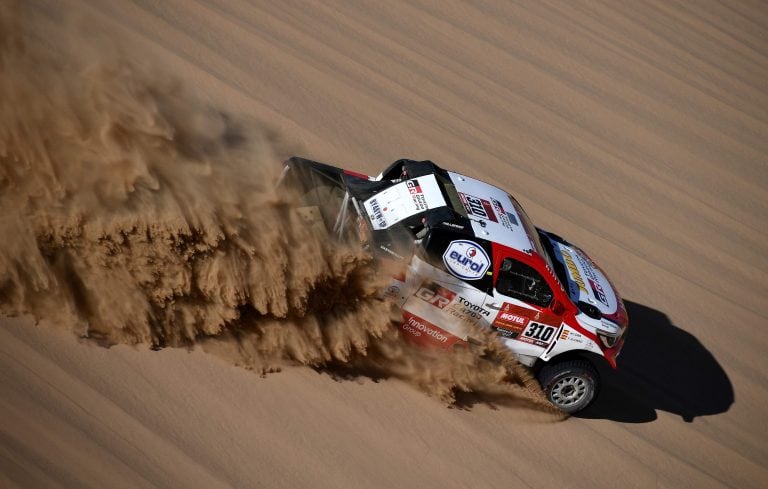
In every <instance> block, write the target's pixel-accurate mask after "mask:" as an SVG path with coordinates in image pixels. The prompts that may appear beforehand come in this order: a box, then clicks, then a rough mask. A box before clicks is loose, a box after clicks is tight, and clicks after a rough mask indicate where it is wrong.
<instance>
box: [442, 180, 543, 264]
mask: <svg viewBox="0 0 768 489" xmlns="http://www.w3.org/2000/svg"><path fill="white" fill-rule="evenodd" d="M447 174H448V176H449V178H450V180H451V184H452V186H453V188H450V185H445V186H446V187H447V188H446V192H447V193H448V194H449V199H450V201H451V202H450V205H451V207H452V208H453V209H454V211H456V212H457V213H459V214H462V215H466V217H467V218H468V219H469V220H470V222H471V225H472V231H473V233H474V235H475V236H476V237H477V238H480V239H485V240H488V241H492V242H495V243H498V244H501V245H503V246H506V247H508V248H512V249H515V250H518V251H521V252H523V253H526V254H534V253H537V250H536V246H535V244H534V240H533V238H532V236H531V235H530V234H529V233H530V232H535V229H533V228H532V226H530V225H529V224H528V220H527V216H525V215H524V212H523V211H522V208H520V205H519V204H518V203H517V201H515V200H514V199H513V198H512V196H510V195H509V194H508V193H507V192H505V191H504V190H502V189H500V188H498V187H495V186H493V185H491V184H489V183H485V182H483V181H481V180H477V179H474V178H471V177H468V176H466V175H462V174H460V173H455V172H451V171H449V172H447ZM452 192H455V197H458V199H457V198H455V197H454V196H453V195H451V194H452ZM528 227H531V229H528Z"/></svg>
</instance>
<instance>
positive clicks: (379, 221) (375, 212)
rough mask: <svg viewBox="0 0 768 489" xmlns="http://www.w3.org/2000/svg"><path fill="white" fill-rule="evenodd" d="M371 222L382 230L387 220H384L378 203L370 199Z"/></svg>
mask: <svg viewBox="0 0 768 489" xmlns="http://www.w3.org/2000/svg"><path fill="white" fill-rule="evenodd" d="M370 202H371V211H372V215H371V220H372V221H374V222H375V223H376V225H377V226H378V227H379V229H384V228H386V227H387V220H386V218H384V213H383V212H382V211H381V205H380V204H379V201H378V200H376V199H371V201H370Z"/></svg>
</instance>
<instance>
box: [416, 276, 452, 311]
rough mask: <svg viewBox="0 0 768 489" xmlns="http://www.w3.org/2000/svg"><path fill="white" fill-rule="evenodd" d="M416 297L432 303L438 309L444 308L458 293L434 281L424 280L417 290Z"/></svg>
mask: <svg viewBox="0 0 768 489" xmlns="http://www.w3.org/2000/svg"><path fill="white" fill-rule="evenodd" d="M415 295H416V297H418V298H419V299H421V300H423V301H424V302H426V303H428V304H432V305H433V306H435V307H437V308H438V309H444V308H445V306H447V305H448V304H450V303H451V301H452V300H453V298H454V297H456V293H455V292H453V291H452V290H448V289H446V288H445V287H442V286H440V285H438V284H436V283H434V282H424V284H423V285H422V286H421V288H419V290H417V291H416V294H415Z"/></svg>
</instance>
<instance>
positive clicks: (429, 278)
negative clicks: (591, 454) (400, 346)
mask: <svg viewBox="0 0 768 489" xmlns="http://www.w3.org/2000/svg"><path fill="white" fill-rule="evenodd" d="M280 185H286V186H292V187H293V188H295V189H297V190H298V192H299V194H300V204H299V211H301V212H303V213H304V215H305V216H307V219H309V220H314V221H315V222H318V223H320V224H321V225H322V226H323V227H324V228H325V229H326V230H327V231H328V232H329V233H332V234H333V235H334V236H335V237H337V238H338V239H356V240H363V241H364V242H365V243H366V244H367V246H369V247H370V248H371V249H372V251H374V252H375V253H377V254H379V255H380V256H382V257H383V258H385V259H394V260H402V261H403V262H404V263H405V264H406V265H405V270H406V272H405V273H404V274H402V275H400V276H398V277H395V278H393V281H392V284H391V285H390V286H389V287H388V288H387V289H386V291H385V293H386V294H387V295H388V296H389V297H391V298H392V299H393V300H395V301H397V302H398V303H399V304H400V306H401V307H402V312H403V314H402V321H401V323H400V325H399V327H400V330H401V331H402V334H403V335H404V336H405V337H406V338H408V339H411V340H413V341H415V342H417V343H420V344H423V345H427V346H436V347H441V348H452V347H454V346H455V345H463V344H468V343H471V341H472V338H471V334H472V331H476V330H477V329H476V328H478V327H481V328H490V329H492V330H494V331H495V332H496V333H497V334H498V335H499V337H500V341H502V342H503V343H504V344H505V345H506V346H507V347H508V348H509V349H510V350H511V351H512V352H513V353H514V354H515V356H516V357H517V359H518V360H519V361H520V363H522V364H524V365H527V366H528V367H531V368H532V369H533V371H534V372H535V373H536V376H537V378H538V380H539V382H540V383H541V387H542V389H543V390H544V392H545V393H546V395H547V397H548V399H549V400H550V401H551V402H552V403H553V404H554V405H555V406H556V407H557V408H559V409H561V410H562V411H565V412H568V413H575V412H577V411H580V410H582V409H584V408H585V407H586V406H587V405H589V404H590V403H591V402H592V401H593V399H594V398H595V396H596V394H597V391H598V389H599V383H600V379H599V376H598V373H597V369H596V368H595V362H597V361H607V363H608V364H609V365H610V366H611V367H613V368H616V358H617V357H618V355H619V352H620V351H621V348H622V345H623V343H624V337H625V335H626V332H627V326H628V317H627V313H626V309H625V307H624V304H623V302H622V300H621V297H620V296H619V294H618V292H617V291H616V289H615V288H614V287H613V285H612V284H611V282H610V281H609V280H608V278H607V277H606V275H605V273H603V271H602V270H601V269H600V268H599V267H598V266H597V265H596V264H595V263H594V262H593V261H592V260H591V259H590V258H589V257H588V256H587V254H586V253H584V251H582V250H581V249H579V248H577V247H576V246H574V245H572V244H570V243H568V242H567V241H565V240H564V239H563V238H561V237H559V236H557V235H556V234H553V233H550V232H546V231H544V230H541V229H539V228H537V227H535V226H534V225H533V224H532V223H531V221H530V219H529V218H528V216H527V215H526V213H525V211H523V209H522V207H521V206H520V204H519V203H518V202H517V201H516V200H515V199H514V198H513V197H512V196H511V195H509V194H508V193H507V192H505V191H504V190H501V189H499V188H497V187H495V186H493V185H489V184H487V183H485V182H482V181H479V180H476V179H474V178H470V177H468V176H464V175H461V174H459V173H455V172H451V171H446V170H444V169H442V168H440V167H439V166H437V165H436V164H434V163H433V162H431V161H414V160H408V159H401V160H398V161H396V162H394V163H393V164H391V165H390V166H389V167H388V168H387V169H385V170H384V171H383V172H382V173H381V174H380V175H378V176H376V177H370V176H367V175H362V174H359V173H356V172H352V171H349V170H343V169H341V168H337V167H334V166H330V165H326V164H323V163H319V162H315V161H311V160H308V159H304V158H299V157H292V158H290V159H289V160H288V161H286V162H285V167H284V171H283V175H282V176H281V182H280Z"/></svg>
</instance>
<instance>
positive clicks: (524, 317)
mask: <svg viewBox="0 0 768 489" xmlns="http://www.w3.org/2000/svg"><path fill="white" fill-rule="evenodd" d="M532 322H536V323H539V324H543V325H552V326H555V325H556V326H559V325H560V318H559V317H557V316H554V315H552V314H546V313H542V312H539V311H535V310H533V309H528V308H527V307H521V306H518V305H515V304H510V303H509V302H505V303H504V305H502V306H501V310H500V311H499V314H498V315H497V316H496V319H494V321H493V324H491V327H492V328H493V329H494V330H496V332H497V333H499V334H500V335H501V336H503V337H505V338H513V339H517V340H520V341H525V342H526V343H532V344H538V343H537V342H536V341H539V342H540V341H541V337H540V336H541V335H542V334H543V333H544V332H543V331H542V332H540V333H539V332H538V329H536V330H535V331H533V330H532V331H531V333H532V334H531V335H530V336H527V337H525V338H526V339H523V336H521V334H523V331H526V332H528V331H529V329H530V326H529V325H530V324H531V323H532ZM533 333H538V334H536V335H534V334H533ZM545 336H546V335H545ZM529 338H530V340H529ZM549 339H551V334H548V336H547V341H548V340H549Z"/></svg>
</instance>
